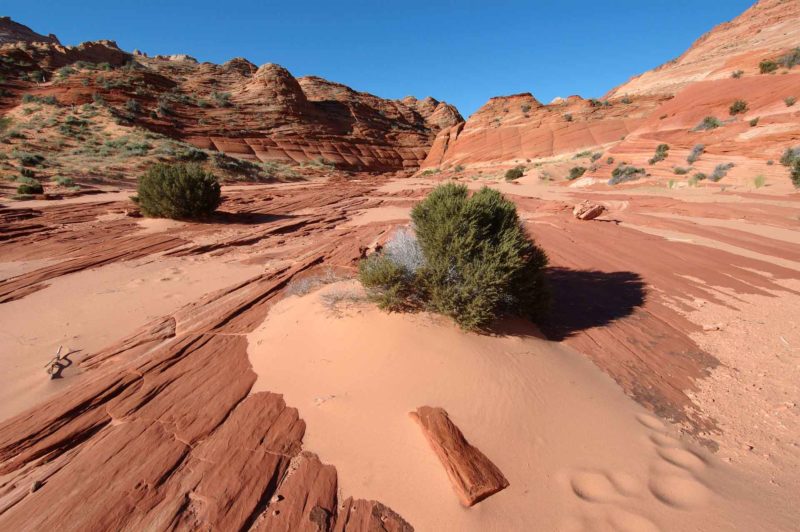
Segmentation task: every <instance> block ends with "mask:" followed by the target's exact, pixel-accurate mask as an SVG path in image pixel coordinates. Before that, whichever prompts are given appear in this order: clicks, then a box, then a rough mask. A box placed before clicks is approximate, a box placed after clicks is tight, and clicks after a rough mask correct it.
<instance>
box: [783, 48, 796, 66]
mask: <svg viewBox="0 0 800 532" xmlns="http://www.w3.org/2000/svg"><path fill="white" fill-rule="evenodd" d="M778 64H780V65H781V66H783V67H786V68H789V69H791V68H793V67H794V66H795V65H800V48H795V49H794V50H792V51H791V52H789V53H788V54H786V55H783V56H781V57H779V58H778Z"/></svg>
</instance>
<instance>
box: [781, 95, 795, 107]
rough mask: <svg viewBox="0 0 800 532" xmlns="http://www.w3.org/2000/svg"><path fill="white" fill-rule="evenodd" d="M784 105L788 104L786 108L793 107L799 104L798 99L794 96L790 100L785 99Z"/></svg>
mask: <svg viewBox="0 0 800 532" xmlns="http://www.w3.org/2000/svg"><path fill="white" fill-rule="evenodd" d="M783 103H785V104H786V107H791V106H793V105H794V104H796V103H797V98H795V97H794V96H789V97H788V98H784V99H783Z"/></svg>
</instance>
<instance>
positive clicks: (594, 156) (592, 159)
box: [591, 152, 603, 162]
mask: <svg viewBox="0 0 800 532" xmlns="http://www.w3.org/2000/svg"><path fill="white" fill-rule="evenodd" d="M602 156H603V154H602V153H601V152H595V153H593V154H592V157H591V161H592V162H595V161H596V160H598V159H599V158H600V157H602Z"/></svg>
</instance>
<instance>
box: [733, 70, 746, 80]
mask: <svg viewBox="0 0 800 532" xmlns="http://www.w3.org/2000/svg"><path fill="white" fill-rule="evenodd" d="M742 74H744V70H734V71H733V72H731V77H732V78H733V79H739V78H741V77H742Z"/></svg>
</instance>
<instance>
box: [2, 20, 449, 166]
mask: <svg viewBox="0 0 800 532" xmlns="http://www.w3.org/2000/svg"><path fill="white" fill-rule="evenodd" d="M10 24H11V23H10ZM0 57H3V58H4V59H5V60H4V62H2V63H0V73H1V74H2V75H3V78H4V81H3V82H2V83H0V85H1V86H0V88H3V89H4V93H5V94H7V97H5V98H2V97H0V110H10V109H14V108H15V107H16V106H18V105H19V104H20V98H21V97H22V95H23V94H31V95H33V96H34V97H43V96H53V97H55V98H57V99H58V102H60V103H61V104H66V105H83V104H86V103H92V102H98V101H101V102H103V104H104V105H106V106H107V107H108V108H109V109H110V110H111V111H112V113H113V114H114V115H115V116H116V117H117V119H118V121H119V122H120V123H121V125H123V126H137V127H140V128H144V129H146V130H150V131H154V132H158V133H161V134H166V135H168V136H170V137H172V138H175V139H178V140H182V141H187V142H189V143H191V144H194V145H195V146H198V147H201V148H205V149H209V150H216V151H220V152H224V153H227V154H230V155H233V156H236V157H238V158H242V159H247V160H250V161H254V162H279V163H288V164H293V165H294V164H301V163H317V162H324V163H326V164H333V165H335V166H336V167H338V168H341V169H346V170H368V171H383V172H386V171H399V170H415V169H416V168H418V167H419V164H420V162H421V161H422V160H423V159H425V157H426V155H427V153H428V150H429V149H430V146H431V144H432V142H433V138H434V137H435V135H436V134H437V133H438V132H439V131H440V130H442V129H445V128H449V127H451V126H453V125H454V124H457V123H459V122H461V121H462V120H463V119H462V117H461V115H459V113H458V111H457V110H456V109H455V108H454V107H452V106H450V105H448V104H446V103H443V102H439V101H437V100H435V99H433V98H425V99H422V100H417V99H416V98H413V97H407V98H404V99H402V100H386V99H383V98H379V97H376V96H373V95H371V94H367V93H361V92H357V91H354V90H353V89H350V88H349V87H346V86H345V85H341V84H338V83H333V82H330V81H327V80H324V79H321V78H317V77H313V76H312V77H306V78H301V79H296V78H295V77H294V76H292V74H291V73H289V71H288V70H286V69H285V68H283V67H281V66H279V65H275V64H266V65H262V66H261V67H259V68H256V67H255V65H253V64H252V63H250V62H249V61H247V60H246V59H242V58H235V59H232V60H230V61H228V62H226V63H225V64H223V65H215V64H211V63H198V62H197V60H196V59H194V58H192V57H190V56H187V55H185V54H178V55H172V56H155V57H148V56H146V55H145V54H141V53H139V54H129V53H127V52H124V51H122V50H120V49H119V48H118V47H117V45H116V44H115V43H114V42H111V41H97V42H91V43H83V44H81V45H79V46H74V47H64V46H61V45H60V44H58V43H57V42H36V43H33V44H31V43H29V42H27V41H23V42H12V43H9V44H5V45H3V46H2V47H0ZM106 63H107V64H108V66H109V67H111V68H107V67H106V68H105V69H100V70H101V71H100V72H97V69H96V68H95V69H92V68H91V64H106ZM22 65H25V66H22ZM76 65H78V66H77V68H76ZM123 65H124V68H120V67H123ZM87 66H88V67H89V68H87ZM62 67H70V68H72V69H73V70H77V71H70V70H64V69H62V70H59V69H61V68H62ZM87 70H88V71H87ZM31 73H36V76H35V77H36V78H37V79H28V76H29V74H31ZM43 77H44V80H43V79H42V78H43ZM0 94H2V93H0ZM131 101H132V102H135V103H133V104H129V103H128V102H131ZM126 105H129V106H130V108H126ZM130 109H134V111H131V110H130Z"/></svg>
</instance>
